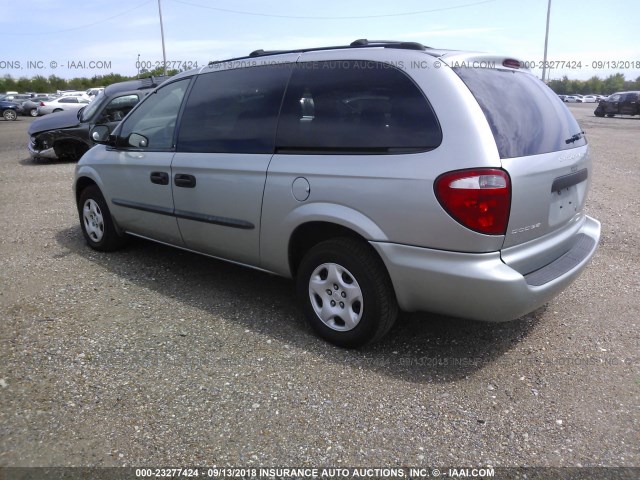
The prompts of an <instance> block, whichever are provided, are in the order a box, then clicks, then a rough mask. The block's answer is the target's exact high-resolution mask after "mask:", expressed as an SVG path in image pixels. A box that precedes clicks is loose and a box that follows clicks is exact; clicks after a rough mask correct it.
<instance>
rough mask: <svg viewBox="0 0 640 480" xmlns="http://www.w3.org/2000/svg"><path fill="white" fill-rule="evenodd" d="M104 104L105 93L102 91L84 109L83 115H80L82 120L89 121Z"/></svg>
mask: <svg viewBox="0 0 640 480" xmlns="http://www.w3.org/2000/svg"><path fill="white" fill-rule="evenodd" d="M103 104H104V93H103V92H100V93H99V94H98V95H96V98H94V99H93V101H92V102H91V103H90V104H89V105H87V106H86V107H84V108H83V109H82V116H81V117H80V121H81V122H88V121H89V119H90V118H91V117H93V114H94V113H96V112H97V111H98V110H99V109H100V108H102V105H103Z"/></svg>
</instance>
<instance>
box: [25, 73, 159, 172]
mask: <svg viewBox="0 0 640 480" xmlns="http://www.w3.org/2000/svg"><path fill="white" fill-rule="evenodd" d="M164 80H165V77H154V78H150V79H143V80H132V81H128V82H120V83H114V84H113V85H109V86H108V87H107V88H106V89H104V90H103V91H102V92H100V93H99V94H98V95H97V96H96V98H95V100H93V101H92V102H91V103H89V104H88V105H87V104H83V108H81V109H80V110H78V111H71V112H62V113H57V114H55V115H49V116H47V117H43V118H40V119H38V120H35V121H34V122H32V123H31V125H29V130H28V133H29V145H28V148H29V154H30V155H31V157H32V158H50V159H64V160H79V159H80V157H82V155H83V154H84V153H85V152H86V151H87V150H89V149H90V148H91V147H92V146H93V145H94V142H93V140H92V139H91V137H90V136H89V130H90V129H91V127H92V126H93V125H96V124H104V125H107V126H108V127H109V128H110V129H113V128H115V126H116V125H117V124H118V122H120V120H122V119H123V118H124V117H125V116H126V115H127V114H128V113H129V111H130V110H131V109H132V108H133V107H134V106H135V105H136V104H137V103H138V102H139V101H140V100H141V99H142V98H143V97H144V96H145V95H146V94H147V93H148V92H150V91H151V89H152V88H153V87H156V86H157V85H159V84H160V83H162V81H164ZM65 98H69V97H61V99H65Z"/></svg>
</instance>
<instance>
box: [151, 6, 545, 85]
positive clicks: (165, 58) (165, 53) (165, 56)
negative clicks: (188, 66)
mask: <svg viewBox="0 0 640 480" xmlns="http://www.w3.org/2000/svg"><path fill="white" fill-rule="evenodd" d="M549 2H551V0H549ZM158 12H159V13H160V36H161V37H162V65H163V67H164V74H165V75H166V74H167V52H166V51H165V49H164V27H163V26H162V7H161V6H160V0H158ZM548 28H549V20H548V19H547V29H548ZM546 50H547V47H546V46H545V52H546ZM545 56H546V53H545Z"/></svg>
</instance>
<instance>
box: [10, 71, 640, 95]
mask: <svg viewBox="0 0 640 480" xmlns="http://www.w3.org/2000/svg"><path fill="white" fill-rule="evenodd" d="M178 72H179V71H178V70H170V71H169V72H168V73H169V75H175V74H176V73H178ZM150 75H162V69H159V68H158V69H154V70H151V71H149V72H146V71H143V72H142V73H141V74H140V76H138V75H134V76H130V77H128V76H124V75H120V74H119V73H109V74H108V75H96V76H93V77H91V78H86V77H77V78H72V79H70V80H68V79H65V78H60V77H58V76H56V75H50V76H48V77H44V76H42V75H37V76H35V77H32V78H27V77H20V78H13V77H12V76H11V75H5V76H3V77H0V92H7V91H16V92H43V93H44V92H55V91H57V90H87V89H88V88H92V87H106V86H107V85H111V84H112V83H117V82H124V81H126V80H134V79H136V78H144V77H148V76H150ZM548 85H549V87H551V89H552V90H553V91H554V92H556V93H557V94H558V95H566V94H572V93H579V94H583V95H584V94H589V93H592V94H602V95H609V94H611V93H614V92H620V91H626V90H640V77H638V78H636V79H635V80H626V79H625V76H624V75H623V74H622V73H616V74H615V75H609V76H608V77H607V78H605V79H602V78H600V77H598V76H593V77H591V78H590V79H589V80H570V79H569V78H568V77H567V76H564V77H562V78H561V79H559V80H550V81H549V82H548Z"/></svg>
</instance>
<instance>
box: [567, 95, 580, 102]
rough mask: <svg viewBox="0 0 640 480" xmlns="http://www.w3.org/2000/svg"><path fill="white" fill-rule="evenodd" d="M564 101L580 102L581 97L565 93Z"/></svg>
mask: <svg viewBox="0 0 640 480" xmlns="http://www.w3.org/2000/svg"><path fill="white" fill-rule="evenodd" d="M564 102H565V103H582V98H581V97H578V96H577V95H565V97H564Z"/></svg>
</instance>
